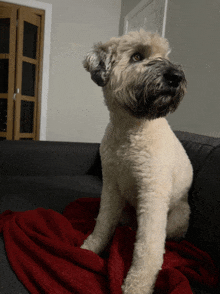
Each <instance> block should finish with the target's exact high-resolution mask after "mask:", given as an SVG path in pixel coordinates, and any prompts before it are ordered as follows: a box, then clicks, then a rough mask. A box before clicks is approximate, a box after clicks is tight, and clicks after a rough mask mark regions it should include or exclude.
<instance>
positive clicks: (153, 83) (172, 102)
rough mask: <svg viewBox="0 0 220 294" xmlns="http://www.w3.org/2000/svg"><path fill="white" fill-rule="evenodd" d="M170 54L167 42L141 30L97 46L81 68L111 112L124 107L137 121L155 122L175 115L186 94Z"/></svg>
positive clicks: (178, 70)
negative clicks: (98, 90)
mask: <svg viewBox="0 0 220 294" xmlns="http://www.w3.org/2000/svg"><path fill="white" fill-rule="evenodd" d="M169 52H170V49H169V44H168V41H167V40H166V39H164V38H162V37H160V36H159V35H158V34H153V33H148V32H145V31H144V30H140V31H139V32H130V33H129V34H128V35H124V36H122V37H120V38H112V39H110V41H108V42H106V43H105V44H102V43H98V44H96V45H95V46H94V48H93V50H92V51H91V52H89V53H88V55H87V56H86V58H85V60H84V62H83V65H84V67H85V68H86V70H87V71H89V72H90V74H91V78H92V80H93V81H94V82H95V83H96V84H97V85H99V86H101V87H103V91H104V94H105V101H106V104H107V106H108V108H109V109H110V110H112V109H113V106H114V107H115V106H116V107H123V108H124V109H126V111H128V112H129V113H131V114H132V115H133V116H135V117H137V118H147V119H154V118H158V117H163V116H166V115H167V114H168V113H169V112H173V111H175V110H176V108H177V107H178V105H179V103H180V101H181V100H182V98H183V96H184V94H185V90H186V79H185V75H184V73H183V71H182V69H181V67H180V66H177V65H174V64H173V63H171V62H170V61H169V59H168V54H169Z"/></svg>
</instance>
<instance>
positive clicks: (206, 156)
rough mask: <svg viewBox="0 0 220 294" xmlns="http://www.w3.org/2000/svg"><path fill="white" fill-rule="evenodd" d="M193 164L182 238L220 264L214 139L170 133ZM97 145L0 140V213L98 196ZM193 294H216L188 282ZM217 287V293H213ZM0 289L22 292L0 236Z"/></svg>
mask: <svg viewBox="0 0 220 294" xmlns="http://www.w3.org/2000/svg"><path fill="white" fill-rule="evenodd" d="M176 135H177V137H178V138H179V139H180V141H181V142H182V144H183V146H184V148H185V149H186V152H187V154H188V156H189V158H190V160H191V162H192V164H193V167H194V181H193V185H192V188H191V191H190V196H189V202H190V206H191V210H192V213H191V219H190V226H189V230H188V233H187V236H186V240H188V241H189V242H191V243H193V244H194V245H195V246H197V247H198V248H200V249H202V250H204V251H206V252H208V253H209V254H210V255H211V257H212V258H213V259H214V261H215V263H216V265H217V266H218V267H220V138H212V137H207V136H201V135H195V134H191V133H187V132H179V131H178V132H176ZM101 188H102V175H101V162H100V157H99V144H93V143H64V142H39V141H38V142H32V141H2V142H0V213H2V212H3V211H5V210H7V209H10V210H13V211H25V210H29V209H35V208H38V207H44V208H46V209H48V208H51V209H53V210H56V211H58V212H60V213H62V212H63V210H64V208H65V206H66V205H67V204H69V203H70V202H72V201H74V200H75V199H77V198H80V197H100V194H101ZM191 287H192V290H193V293H194V294H198V293H201V294H205V293H220V287H219V288H218V289H219V290H218V289H214V290H213V289H212V290H211V289H208V288H205V287H201V286H200V285H191ZM218 291H219V292H218ZM0 293H1V294H6V293H7V294H9V293H10V294H18V293H22V294H25V293H28V292H27V290H25V288H24V287H23V285H22V284H21V283H20V282H19V280H18V279H17V277H16V275H15V274H14V272H13V271H12V269H11V268H10V265H9V263H8V261H7V257H6V253H5V250H4V242H3V239H2V236H1V235H0Z"/></svg>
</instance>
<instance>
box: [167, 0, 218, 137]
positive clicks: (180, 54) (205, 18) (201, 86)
mask: <svg viewBox="0 0 220 294" xmlns="http://www.w3.org/2000/svg"><path fill="white" fill-rule="evenodd" d="M165 36H166V38H167V39H168V40H169V42H170V45H171V48H172V51H171V54H170V59H171V60H173V61H175V62H176V63H180V64H182V65H183V67H184V70H185V74H186V78H187V80H188V87H187V94H186V95H185V97H184V99H183V101H182V102H181V104H180V106H179V108H178V109H177V111H176V112H174V113H173V114H171V115H169V116H168V121H169V123H170V124H171V126H172V128H173V129H175V130H183V131H188V132H193V133H197V134H203V135H210V136H216V137H220V49H219V48H220V1H219V0H212V1H210V0H200V1H198V0H184V1H182V0H169V1H168V10H167V23H166V33H165Z"/></svg>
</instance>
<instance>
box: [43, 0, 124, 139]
mask: <svg viewBox="0 0 220 294" xmlns="http://www.w3.org/2000/svg"><path fill="white" fill-rule="evenodd" d="M41 2H46V3H51V4H52V31H51V56H50V79H49V94H48V112H47V132H46V140H54V141H73V142H100V141H101V138H102V137H103V134H104V130H105V127H106V125H107V123H108V118H109V115H108V111H107V108H106V106H105V105H104V102H103V96H102V91H101V88H100V87H98V86H97V85H96V84H94V83H93V82H92V80H91V79H90V74H89V73H88V72H86V71H85V70H84V68H83V66H82V60H83V58H84V56H85V55H86V53H87V52H88V51H89V50H90V48H91V47H92V45H93V43H95V42H99V41H102V42H106V41H108V39H109V38H111V37H112V36H118V32H119V18H120V8H121V0H111V1H109V0H62V1H61V0H48V1H42V0H41Z"/></svg>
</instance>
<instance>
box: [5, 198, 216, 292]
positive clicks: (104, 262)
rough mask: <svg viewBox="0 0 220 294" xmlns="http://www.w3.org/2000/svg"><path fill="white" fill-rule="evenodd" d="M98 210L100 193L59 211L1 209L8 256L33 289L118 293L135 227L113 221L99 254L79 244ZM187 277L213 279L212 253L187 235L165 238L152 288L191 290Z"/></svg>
mask: <svg viewBox="0 0 220 294" xmlns="http://www.w3.org/2000/svg"><path fill="white" fill-rule="evenodd" d="M98 210H99V199H94V198H87V199H79V200H77V201H75V202H73V203H70V204H69V205H68V206H67V207H66V209H65V211H64V213H63V215H61V214H59V213H57V212H55V211H53V210H50V209H49V210H46V209H43V208H38V209H35V210H29V211H25V212H12V211H9V210H8V211H5V212H4V213H3V214H1V215H0V232H3V236H4V241H5V248H6V252H7V256H8V259H9V262H10V264H11V266H12V268H13V270H14V271H15V273H16V275H17V277H18V278H19V279H20V281H21V282H22V283H23V284H24V285H25V287H26V288H27V289H28V290H29V291H30V292H31V293H33V294H35V293H39V294H40V293H48V294H49V293H50V294H51V293H60V294H61V293H62V294H65V293H68V294H70V293H71V294H72V293H80V294H81V293H82V294H87V293H89V294H92V293H95V294H103V293H112V294H119V293H122V292H121V284H122V282H123V279H124V278H125V276H126V274H127V271H128V269H129V267H130V265H131V260H132V251H133V244H134V241H135V232H134V231H132V230H131V229H130V228H128V227H117V229H116V232H115V235H114V237H113V240H112V242H111V244H110V245H109V246H108V247H107V248H106V250H105V251H104V253H103V254H102V256H101V257H100V256H98V255H97V254H95V253H93V252H90V251H88V250H83V249H80V248H79V247H80V246H81V244H82V243H83V240H84V239H85V238H86V237H87V236H88V235H89V234H90V233H91V232H92V230H93V228H94V225H95V220H94V218H95V217H96V216H97V214H98ZM190 281H193V282H198V283H200V284H204V285H207V286H211V287H212V286H215V285H216V284H217V282H218V275H217V271H216V268H215V266H214V264H213V262H212V260H211V258H210V257H209V255H208V254H207V253H205V252H202V251H201V250H199V249H198V248H196V247H194V246H193V245H192V244H190V243H188V242H187V241H182V242H180V243H176V242H170V241H169V242H167V243H166V253H165V255H164V264H163V268H162V270H161V271H160V273H159V275H158V278H157V282H156V285H155V289H156V291H155V293H166V294H192V291H191V289H190V285H189V282H190Z"/></svg>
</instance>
